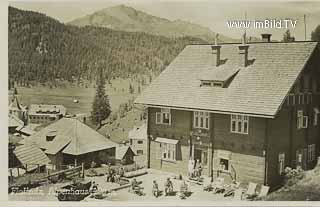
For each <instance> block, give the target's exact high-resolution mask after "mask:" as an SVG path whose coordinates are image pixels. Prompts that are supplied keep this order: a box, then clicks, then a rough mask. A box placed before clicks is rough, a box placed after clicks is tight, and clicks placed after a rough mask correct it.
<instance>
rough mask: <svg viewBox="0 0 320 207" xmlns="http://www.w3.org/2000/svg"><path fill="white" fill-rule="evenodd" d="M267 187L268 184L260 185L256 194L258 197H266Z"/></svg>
mask: <svg viewBox="0 0 320 207" xmlns="http://www.w3.org/2000/svg"><path fill="white" fill-rule="evenodd" d="M269 189H270V187H269V186H265V185H263V186H261V190H260V193H259V195H258V198H263V197H266V196H267V195H268V193H269Z"/></svg>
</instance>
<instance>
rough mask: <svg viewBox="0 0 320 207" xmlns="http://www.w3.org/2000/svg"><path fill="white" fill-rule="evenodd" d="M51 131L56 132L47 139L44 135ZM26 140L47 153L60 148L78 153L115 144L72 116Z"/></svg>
mask: <svg viewBox="0 0 320 207" xmlns="http://www.w3.org/2000/svg"><path fill="white" fill-rule="evenodd" d="M53 131H55V132H56V135H55V137H54V139H53V140H52V141H47V140H46V136H47V135H48V134H50V133H51V132H53ZM27 140H28V141H31V142H34V143H36V144H37V145H38V146H39V147H40V148H42V149H45V152H46V153H49V154H55V153H57V152H58V151H60V150H62V152H63V153H66V154H71V155H80V154H85V153H89V152H94V151H99V150H104V149H109V148H113V147H115V146H116V144H115V143H114V142H112V141H111V140H109V139H107V138H106V137H104V136H103V135H101V134H99V133H98V132H97V131H95V130H93V129H92V128H90V127H89V126H87V125H86V124H84V123H82V122H81V121H79V120H77V119H74V118H62V119H60V120H58V121H56V122H54V123H52V124H50V125H49V126H47V127H45V128H43V129H41V130H40V131H39V132H36V133H34V134H33V135H31V136H30V137H28V138H27ZM27 140H25V142H27Z"/></svg>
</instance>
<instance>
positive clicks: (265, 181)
mask: <svg viewBox="0 0 320 207" xmlns="http://www.w3.org/2000/svg"><path fill="white" fill-rule="evenodd" d="M268 125H269V120H268V119H266V131H265V147H264V185H268V154H269V153H268V147H269V143H268V141H269V140H268V136H269V134H268V129H269V126H268Z"/></svg>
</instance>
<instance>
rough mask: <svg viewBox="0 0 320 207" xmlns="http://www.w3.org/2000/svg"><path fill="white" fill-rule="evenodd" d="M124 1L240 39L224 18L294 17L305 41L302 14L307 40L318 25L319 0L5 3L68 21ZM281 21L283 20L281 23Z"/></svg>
mask: <svg viewBox="0 0 320 207" xmlns="http://www.w3.org/2000/svg"><path fill="white" fill-rule="evenodd" d="M119 4H125V5H127V6H131V7H133V8H135V9H137V10H141V11H143V12H146V13H148V14H151V15H154V16H158V17H163V18H166V19H169V20H177V19H181V20H185V21H188V22H192V23H196V24H200V25H202V26H205V27H208V28H210V29H211V30H212V31H214V32H218V33H221V34H224V35H226V36H229V37H232V38H237V39H240V38H241V35H242V34H243V32H244V29H242V28H241V29H240V28H229V27H228V25H227V21H228V20H243V19H244V18H245V13H246V16H247V20H252V21H256V20H262V21H264V20H266V19H268V20H281V19H290V20H293V21H294V20H297V24H296V27H295V28H292V26H291V24H289V26H290V27H289V29H290V30H291V33H292V34H293V35H294V36H295V38H296V40H305V35H304V17H303V16H304V15H306V23H307V24H306V25H307V28H306V33H307V40H310V34H311V32H312V31H313V30H314V29H315V27H316V26H317V25H318V24H320V1H300V2H296V1H290V2H288V1H287V2H286V1H268V2H267V1H252V0H251V1H236V0H233V1H231V0H224V1H221V0H220V1H212V0H211V1H203V0H202V1H201V0H197V1H195V0H175V1H169V0H166V1H164V0H153V1H151V0H148V1H146V0H117V1H109V0H104V1H97V0H96V1H85V0H82V1H80V0H71V1H70V0H68V1H63V0H55V1H52V0H51V1H46V2H44V1H39V0H38V1H37V2H35V1H30V0H24V1H21V0H20V1H11V2H10V3H9V5H11V6H14V7H17V8H20V9H26V10H32V11H38V12H41V13H45V14H46V15H48V16H50V17H53V18H55V19H58V20H59V21H61V22H64V23H66V22H68V21H71V20H73V19H75V18H78V17H82V16H85V15H88V14H91V13H93V12H95V11H98V10H101V9H103V8H107V7H112V6H116V5H119ZM283 23H284V22H283ZM286 29H287V28H284V27H283V28H281V29H275V28H273V29H261V28H250V29H247V35H249V36H256V37H259V36H260V34H261V33H271V34H272V39H274V40H281V39H282V37H283V33H284V32H285V30H286Z"/></svg>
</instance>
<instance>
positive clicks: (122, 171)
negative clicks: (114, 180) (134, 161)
mask: <svg viewBox="0 0 320 207" xmlns="http://www.w3.org/2000/svg"><path fill="white" fill-rule="evenodd" d="M118 173H119V175H120V177H123V175H124V169H123V167H120V168H119V172H118Z"/></svg>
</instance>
